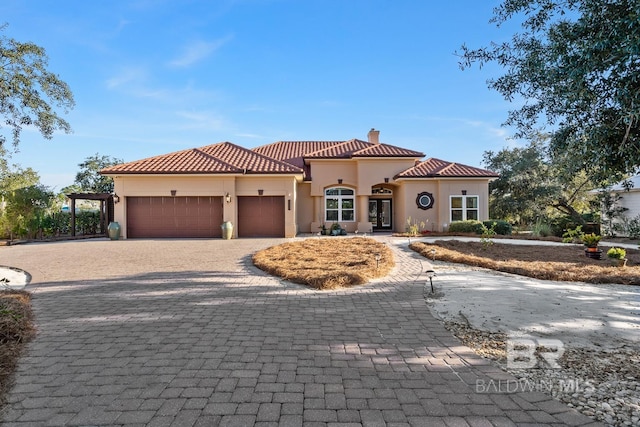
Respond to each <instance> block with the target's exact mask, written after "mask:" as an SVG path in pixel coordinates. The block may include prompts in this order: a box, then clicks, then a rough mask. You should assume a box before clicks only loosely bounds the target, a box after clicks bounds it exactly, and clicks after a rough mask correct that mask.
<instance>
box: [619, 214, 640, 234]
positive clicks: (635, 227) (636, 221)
mask: <svg viewBox="0 0 640 427" xmlns="http://www.w3.org/2000/svg"><path fill="white" fill-rule="evenodd" d="M619 225H620V227H619V228H620V231H621V232H622V233H624V234H625V235H626V236H628V237H629V238H631V239H640V215H636V216H635V217H633V218H627V217H623V218H622V222H621V224H619Z"/></svg>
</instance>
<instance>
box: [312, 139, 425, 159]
mask: <svg viewBox="0 0 640 427" xmlns="http://www.w3.org/2000/svg"><path fill="white" fill-rule="evenodd" d="M353 157H411V158H418V159H419V158H422V157H424V153H421V152H419V151H413V150H407V149H406V148H400V147H395V146H393V145H388V144H372V143H370V142H366V141H361V140H359V139H350V140H349V141H344V142H342V143H339V144H335V145H333V146H331V147H327V148H325V149H324V150H320V151H316V152H313V153H307V154H306V155H305V158H309V159H313V158H316V159H336V158H337V159H350V158H353Z"/></svg>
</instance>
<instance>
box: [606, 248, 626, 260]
mask: <svg viewBox="0 0 640 427" xmlns="http://www.w3.org/2000/svg"><path fill="white" fill-rule="evenodd" d="M626 256H627V251H626V250H624V249H623V248H616V247H613V248H610V249H609V250H608V251H607V257H609V258H612V259H624V258H625V257H626Z"/></svg>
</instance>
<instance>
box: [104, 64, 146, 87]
mask: <svg viewBox="0 0 640 427" xmlns="http://www.w3.org/2000/svg"><path fill="white" fill-rule="evenodd" d="M145 78H146V72H145V71H144V70H143V69H142V68H136V67H128V68H124V69H123V70H122V71H120V73H119V74H117V75H115V76H113V77H111V78H109V79H107V81H106V84H107V89H110V90H113V89H118V88H120V87H122V86H124V85H128V84H131V83H135V82H140V81H142V80H144V79H145Z"/></svg>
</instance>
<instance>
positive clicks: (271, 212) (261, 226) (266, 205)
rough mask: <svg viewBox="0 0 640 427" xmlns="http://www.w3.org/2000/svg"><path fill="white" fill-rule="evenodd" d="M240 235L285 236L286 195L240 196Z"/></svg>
mask: <svg viewBox="0 0 640 427" xmlns="http://www.w3.org/2000/svg"><path fill="white" fill-rule="evenodd" d="M238 237H284V197H283V196H259V197H248V196H245V197H238Z"/></svg>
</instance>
